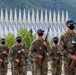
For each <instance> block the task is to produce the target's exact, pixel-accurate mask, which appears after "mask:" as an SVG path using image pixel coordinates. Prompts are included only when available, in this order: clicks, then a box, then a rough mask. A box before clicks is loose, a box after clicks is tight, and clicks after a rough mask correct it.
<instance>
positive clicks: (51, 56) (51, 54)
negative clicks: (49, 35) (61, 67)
mask: <svg viewBox="0 0 76 75" xmlns="http://www.w3.org/2000/svg"><path fill="white" fill-rule="evenodd" d="M53 51H54V50H53V46H51V52H50V55H49V56H50V59H54V52H53Z"/></svg>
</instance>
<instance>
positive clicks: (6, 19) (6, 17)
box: [5, 9, 8, 22]
mask: <svg viewBox="0 0 76 75" xmlns="http://www.w3.org/2000/svg"><path fill="white" fill-rule="evenodd" d="M5 21H6V22H7V21H8V12H7V9H6V13H5Z"/></svg>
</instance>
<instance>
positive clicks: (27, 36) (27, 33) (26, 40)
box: [18, 28, 36, 49]
mask: <svg viewBox="0 0 76 75" xmlns="http://www.w3.org/2000/svg"><path fill="white" fill-rule="evenodd" d="M18 35H19V36H21V37H22V42H23V43H25V44H26V47H27V49H29V47H30V45H31V42H32V41H33V40H34V39H35V38H36V37H35V35H34V36H31V33H30V31H27V30H26V29H23V28H21V29H20V30H18Z"/></svg>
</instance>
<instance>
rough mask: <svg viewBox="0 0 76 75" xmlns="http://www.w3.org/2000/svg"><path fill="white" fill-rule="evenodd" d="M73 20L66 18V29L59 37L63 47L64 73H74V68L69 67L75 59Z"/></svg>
mask: <svg viewBox="0 0 76 75" xmlns="http://www.w3.org/2000/svg"><path fill="white" fill-rule="evenodd" d="M74 24H75V23H74V21H73V20H68V21H67V22H66V26H67V28H68V30H67V31H66V32H65V33H64V34H63V35H62V36H61V38H60V46H61V47H62V48H63V55H64V71H65V75H76V74H75V73H76V72H75V69H76V68H75V69H73V70H72V68H71V67H70V65H71V62H72V60H75V61H76V56H75V55H74V50H76V33H75V32H74V31H73V29H74Z"/></svg>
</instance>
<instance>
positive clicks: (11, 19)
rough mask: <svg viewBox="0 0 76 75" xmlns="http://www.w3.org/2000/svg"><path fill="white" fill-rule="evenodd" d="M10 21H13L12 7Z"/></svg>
mask: <svg viewBox="0 0 76 75" xmlns="http://www.w3.org/2000/svg"><path fill="white" fill-rule="evenodd" d="M10 21H13V15H12V9H10Z"/></svg>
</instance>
